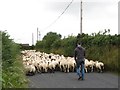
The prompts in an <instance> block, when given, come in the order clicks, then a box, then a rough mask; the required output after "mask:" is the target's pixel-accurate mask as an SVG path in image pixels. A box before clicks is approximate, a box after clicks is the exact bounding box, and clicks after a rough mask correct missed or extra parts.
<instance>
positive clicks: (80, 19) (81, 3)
mask: <svg viewBox="0 0 120 90" xmlns="http://www.w3.org/2000/svg"><path fill="white" fill-rule="evenodd" d="M82 11H83V10H82V0H81V18H80V21H81V22H80V34H82V19H83V17H82Z"/></svg>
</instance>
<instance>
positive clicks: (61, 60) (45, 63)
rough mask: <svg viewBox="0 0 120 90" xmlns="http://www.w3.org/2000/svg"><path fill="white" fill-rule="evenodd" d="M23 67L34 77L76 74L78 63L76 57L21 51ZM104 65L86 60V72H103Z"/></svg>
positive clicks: (27, 73)
mask: <svg viewBox="0 0 120 90" xmlns="http://www.w3.org/2000/svg"><path fill="white" fill-rule="evenodd" d="M21 54H22V58H23V65H24V67H25V72H26V75H34V74H35V73H45V72H46V73H48V72H50V73H54V72H55V71H61V72H75V69H76V62H75V60H74V57H65V56H64V55H58V54H53V53H50V54H47V53H44V52H43V53H42V52H38V51H36V50H24V51H21ZM103 69H104V64H103V63H102V62H99V61H93V60H88V59H85V72H86V73H87V72H95V71H97V72H103Z"/></svg>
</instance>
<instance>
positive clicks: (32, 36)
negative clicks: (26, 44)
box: [32, 33, 34, 45]
mask: <svg viewBox="0 0 120 90" xmlns="http://www.w3.org/2000/svg"><path fill="white" fill-rule="evenodd" d="M32 45H34V34H33V33H32Z"/></svg>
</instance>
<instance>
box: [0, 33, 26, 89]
mask: <svg viewBox="0 0 120 90" xmlns="http://www.w3.org/2000/svg"><path fill="white" fill-rule="evenodd" d="M21 59H22V57H20V46H19V45H18V44H16V43H15V42H14V41H13V40H12V39H10V36H9V35H8V34H7V33H6V32H2V79H1V80H2V87H3V88H25V87H27V79H26V77H25V74H24V71H23V70H24V68H23V64H22V60H21Z"/></svg>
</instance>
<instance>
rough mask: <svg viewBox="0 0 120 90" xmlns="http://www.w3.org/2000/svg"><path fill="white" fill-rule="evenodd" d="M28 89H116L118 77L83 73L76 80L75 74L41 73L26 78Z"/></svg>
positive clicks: (107, 74)
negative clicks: (83, 76) (80, 78)
mask: <svg viewBox="0 0 120 90" xmlns="http://www.w3.org/2000/svg"><path fill="white" fill-rule="evenodd" d="M27 77H28V79H29V88H118V76H116V75H113V74H110V73H85V80H84V81H82V80H77V78H78V76H77V75H76V73H63V72H55V73H42V74H36V75H34V76H27Z"/></svg>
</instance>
